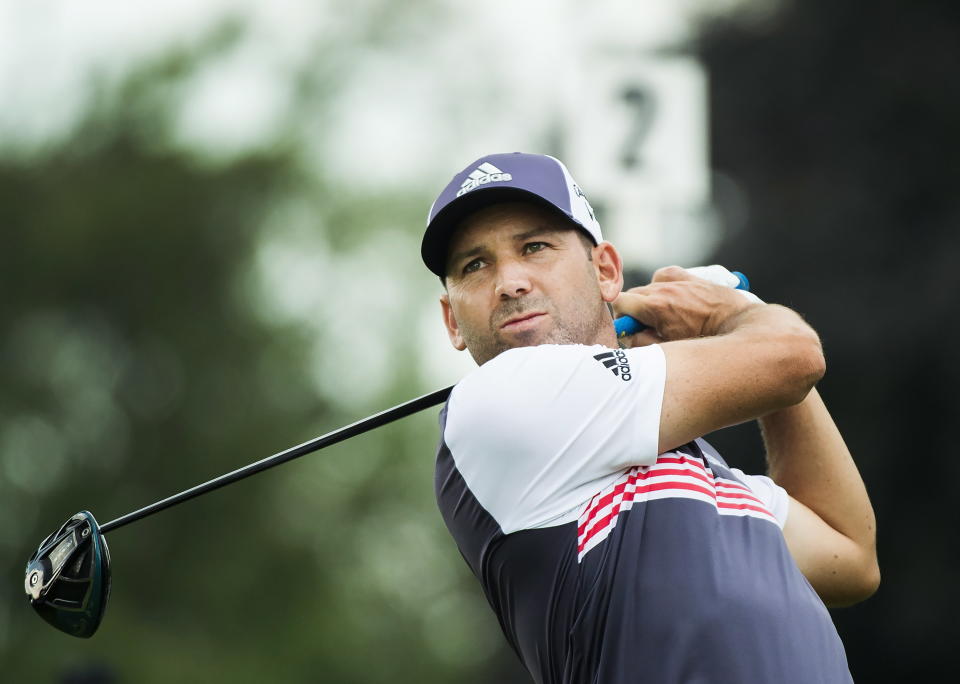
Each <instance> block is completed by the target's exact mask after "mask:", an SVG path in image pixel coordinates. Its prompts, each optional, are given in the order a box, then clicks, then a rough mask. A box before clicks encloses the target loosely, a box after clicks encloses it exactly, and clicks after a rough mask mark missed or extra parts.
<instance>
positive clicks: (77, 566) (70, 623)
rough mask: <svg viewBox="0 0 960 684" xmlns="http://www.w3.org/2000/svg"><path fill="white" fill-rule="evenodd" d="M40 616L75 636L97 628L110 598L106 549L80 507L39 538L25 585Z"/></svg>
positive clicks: (97, 528) (89, 515) (90, 517)
mask: <svg viewBox="0 0 960 684" xmlns="http://www.w3.org/2000/svg"><path fill="white" fill-rule="evenodd" d="M23 586H24V589H25V590H26V592H27V595H28V596H29V597H30V605H31V606H33V609H34V610H35V611H37V613H39V614H40V617H42V618H43V619H44V620H46V621H47V622H49V623H50V624H51V625H53V626H54V627H56V628H57V629H59V630H60V631H61V632H66V633H67V634H70V635H72V636H76V637H90V636H93V633H94V632H96V631H97V627H99V626H100V621H101V620H102V619H103V613H104V611H105V610H106V607H107V598H108V597H109V596H110V550H109V549H108V548H107V541H106V539H104V538H103V535H101V534H100V526H99V525H97V521H96V519H94V517H93V514H92V513H90V512H89V511H80V512H79V513H77V514H76V515H75V516H73V517H72V518H70V519H69V520H67V521H66V522H65V523H63V525H62V526H61V527H60V529H59V530H57V531H56V532H55V533H53V534H51V535H50V536H49V537H47V538H46V539H44V540H43V542H42V543H41V544H40V548H38V549H37V551H36V553H34V554H33V556H32V557H31V558H30V560H29V561H28V562H27V571H26V576H25V577H24V583H23Z"/></svg>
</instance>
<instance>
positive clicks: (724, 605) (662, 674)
mask: <svg viewBox="0 0 960 684" xmlns="http://www.w3.org/2000/svg"><path fill="white" fill-rule="evenodd" d="M422 256H423V260H424V262H425V263H426V265H427V267H428V268H429V269H430V270H431V271H432V272H433V273H435V274H436V275H438V276H439V277H440V279H441V280H442V282H443V286H444V293H443V294H442V295H441V297H440V305H441V309H442V314H443V321H444V323H445V325H446V329H447V333H448V335H449V337H450V341H451V343H452V344H453V346H454V347H456V348H457V349H459V350H464V349H465V350H467V351H469V353H470V354H471V355H472V356H473V358H474V360H475V361H476V362H477V364H478V366H479V367H478V368H477V369H476V370H475V371H473V372H472V373H470V374H469V375H468V376H467V377H465V378H464V379H463V380H462V381H461V382H460V383H458V384H457V385H456V387H455V388H454V389H453V392H452V394H451V395H450V398H449V400H448V401H447V404H446V406H445V407H444V409H443V410H442V412H441V414H440V426H441V439H440V445H439V450H438V456H437V465H436V494H437V500H438V503H439V507H440V510H441V513H442V515H443V518H444V521H445V522H446V525H447V527H448V528H449V530H450V533H451V534H452V536H453V538H454V540H455V541H456V543H457V546H458V547H459V549H460V552H461V554H462V555H463V557H464V559H465V560H466V562H467V564H468V565H469V566H470V569H471V570H472V571H473V573H474V575H476V577H477V579H478V580H479V582H480V584H481V586H482V588H483V591H484V594H485V595H486V598H487V600H488V601H489V603H490V606H491V607H492V608H493V610H494V611H495V613H496V614H497V617H498V619H499V621H500V625H501V627H502V629H503V633H504V635H505V636H506V639H507V641H508V642H509V643H510V645H511V647H512V648H513V649H514V650H515V651H516V653H517V655H518V656H519V657H520V659H521V661H522V662H523V664H524V666H525V667H526V669H527V670H528V671H529V672H530V675H531V676H532V678H533V680H534V681H536V682H563V683H570V684H585V683H588V682H596V683H599V684H619V683H626V682H654V683H657V684H669V683H673V682H722V683H725V684H728V683H736V682H748V683H761V682H777V683H778V684H784V683H790V682H796V683H798V684H799V683H803V684H809V683H811V682H824V683H829V684H836V683H837V682H848V681H851V676H850V672H849V668H848V666H847V660H846V656H845V654H844V648H843V644H842V643H841V640H840V638H839V636H838V634H837V631H836V628H835V627H834V625H833V622H832V620H831V617H830V614H829V613H828V612H827V608H826V606H842V605H849V604H852V603H856V602H858V601H861V600H863V599H865V598H867V597H868V596H870V595H871V594H872V593H873V592H874V591H876V589H877V586H878V584H879V581H880V579H879V578H880V573H879V569H878V565H877V558H876V549H875V520H874V514H873V510H872V508H871V505H870V501H869V499H868V497H867V493H866V490H865V488H864V485H863V482H862V480H861V478H860V475H859V473H858V471H857V468H856V466H855V465H854V462H853V459H852V458H851V456H850V453H849V452H848V450H847V447H846V446H845V444H844V441H843V439H842V437H841V436H840V434H839V432H838V430H837V428H836V426H835V425H834V423H833V421H832V419H831V418H830V415H829V413H828V412H827V410H826V408H825V407H824V404H823V402H822V401H821V400H820V397H819V396H818V395H817V392H816V390H815V389H813V387H814V385H815V384H816V382H817V381H818V380H820V378H821V377H822V376H823V374H824V369H825V363H824V357H823V352H822V350H821V346H820V341H819V338H818V336H817V334H816V332H815V331H814V330H813V329H812V328H811V327H810V326H809V325H807V324H806V323H805V322H804V321H803V319H802V318H801V317H800V316H799V315H797V314H796V313H795V312H793V311H791V310H790V309H787V308H785V307H782V306H777V305H774V304H763V303H760V302H758V301H757V300H756V299H754V300H751V299H749V298H748V297H747V296H744V294H743V293H742V292H739V291H736V290H734V289H731V288H729V287H724V286H722V285H717V284H714V283H712V282H709V281H707V280H704V279H701V278H697V277H694V276H693V275H691V274H690V273H689V272H687V271H685V270H684V269H681V268H678V267H668V268H663V269H660V270H659V271H657V272H656V273H655V274H654V277H653V281H652V282H651V283H650V284H649V285H645V286H643V287H637V288H633V289H631V290H628V291H626V292H623V291H622V287H623V276H622V270H623V268H622V262H621V259H620V256H619V254H618V253H617V250H616V249H615V248H614V246H613V245H611V244H610V243H608V242H605V241H604V240H603V237H602V235H601V233H600V226H599V225H598V223H597V221H596V219H595V217H594V214H593V210H592V209H591V207H590V205H589V203H588V202H587V200H586V198H585V197H584V194H583V192H582V191H581V190H580V188H579V187H578V186H577V184H576V183H575V182H574V181H573V179H572V178H571V176H570V174H569V172H568V171H567V169H566V167H565V166H564V165H563V164H562V163H561V162H559V161H558V160H556V159H553V158H552V157H547V156H542V155H532V154H521V153H514V154H495V155H489V156H486V157H483V158H481V159H478V160H477V161H475V162H474V163H472V164H470V165H469V166H467V168H465V169H464V170H463V171H462V172H460V173H458V174H457V175H456V176H454V178H453V180H452V181H451V182H450V184H449V185H448V186H447V187H446V188H445V189H444V190H443V192H442V193H441V194H440V196H439V197H438V198H437V200H436V201H435V202H434V205H433V207H432V208H431V210H430V214H429V220H428V225H427V230H426V233H425V234H424V238H423V245H422ZM611 310H612V312H613V315H616V316H621V315H629V316H632V317H633V318H635V319H637V320H638V321H640V322H641V323H643V324H645V325H646V326H648V328H647V330H645V331H643V332H641V333H639V334H636V335H633V336H632V337H630V338H626V339H624V340H623V341H624V345H623V347H624V348H621V346H620V345H618V341H617V337H616V334H615V331H614V325H613V315H612V314H611ZM753 419H759V421H760V425H761V428H762V432H763V438H764V442H765V445H766V457H767V462H768V466H769V469H768V475H747V474H744V473H743V472H741V471H740V470H738V469H736V468H735V467H732V466H731V465H730V464H728V463H727V462H726V460H725V459H724V458H722V457H721V456H720V455H719V454H718V453H717V452H716V451H715V450H714V449H713V448H711V447H710V445H709V444H707V442H705V441H704V440H703V439H702V438H701V436H702V435H704V434H707V433H709V432H712V431H714V430H718V429H720V428H723V427H726V426H729V425H734V424H737V423H742V422H744V421H748V420H753Z"/></svg>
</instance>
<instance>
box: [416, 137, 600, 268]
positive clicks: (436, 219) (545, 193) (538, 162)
mask: <svg viewBox="0 0 960 684" xmlns="http://www.w3.org/2000/svg"><path fill="white" fill-rule="evenodd" d="M518 200H526V201H532V202H536V203H538V204H542V205H544V206H546V207H550V208H553V209H556V210H558V211H560V212H562V213H563V215H564V216H566V217H567V218H569V219H570V220H571V221H573V222H574V223H575V224H577V225H578V226H579V227H580V228H582V229H583V230H584V232H586V233H587V235H589V236H590V238H591V239H592V240H593V242H594V244H599V243H600V242H602V241H603V236H602V235H601V233H600V224H599V223H597V219H596V216H594V213H593V208H592V207H591V206H590V203H589V202H588V201H587V198H586V197H585V196H584V194H583V191H582V190H580V186H578V185H577V184H576V182H574V180H573V177H572V176H571V175H570V172H569V171H567V167H566V166H564V165H563V162H561V161H560V160H559V159H554V158H553V157H550V156H547V155H544V154H527V153H524V152H512V153H506V154H489V155H486V156H484V157H481V158H480V159H478V160H476V161H475V162H473V163H472V164H470V165H469V166H467V168H465V169H464V170H463V171H461V172H460V173H458V174H457V175H455V176H454V177H453V180H451V181H450V183H449V184H448V185H447V187H446V188H444V189H443V192H441V193H440V196H439V197H437V199H436V200H435V201H434V203H433V206H431V207H430V214H429V215H428V217H427V230H426V232H425V233H424V234H423V243H422V244H421V246H420V254H421V256H422V257H423V263H425V264H426V265H427V268H429V269H430V270H431V271H433V272H434V273H436V274H437V275H438V276H440V277H441V278H443V277H444V276H445V275H446V262H447V247H448V245H449V242H450V237H451V236H452V234H453V231H454V229H455V228H456V227H457V225H459V223H460V222H461V221H462V220H463V219H464V218H466V216H467V215H468V214H470V213H472V212H474V211H477V210H478V209H482V208H483V207H485V206H488V205H490V204H495V203H497V202H510V201H518Z"/></svg>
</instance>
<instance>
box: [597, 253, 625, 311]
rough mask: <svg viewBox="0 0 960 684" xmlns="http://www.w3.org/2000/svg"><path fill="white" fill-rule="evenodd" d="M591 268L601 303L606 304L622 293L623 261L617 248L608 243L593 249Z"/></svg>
mask: <svg viewBox="0 0 960 684" xmlns="http://www.w3.org/2000/svg"><path fill="white" fill-rule="evenodd" d="M593 268H594V270H595V271H596V273H597V284H598V285H599V286H600V294H601V295H602V296H603V301H605V302H607V303H608V304H609V303H611V302H612V301H613V300H614V299H616V298H617V297H618V296H619V295H620V293H621V292H622V291H623V260H622V259H621V258H620V253H619V252H617V248H616V247H614V246H613V245H611V244H610V243H609V242H601V243H600V244H599V245H597V246H596V247H594V248H593Z"/></svg>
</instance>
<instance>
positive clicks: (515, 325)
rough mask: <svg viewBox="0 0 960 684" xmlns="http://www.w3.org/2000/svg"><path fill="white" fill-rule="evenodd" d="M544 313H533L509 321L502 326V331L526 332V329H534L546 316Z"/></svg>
mask: <svg viewBox="0 0 960 684" xmlns="http://www.w3.org/2000/svg"><path fill="white" fill-rule="evenodd" d="M545 315H546V314H544V313H543V312H542V311H531V312H527V313H524V314H520V315H518V316H514V317H513V318H510V319H508V320H507V321H506V322H505V323H504V324H503V325H501V326H500V329H501V330H505V331H507V332H511V331H514V330H525V329H526V328H529V327H533V326H534V325H536V324H537V323H538V320H539V319H540V318H542V317H543V316H545Z"/></svg>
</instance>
